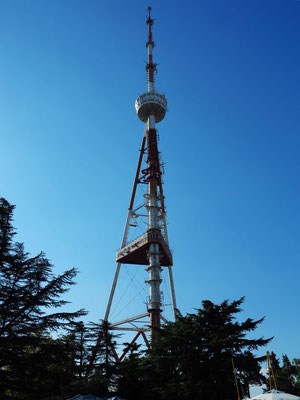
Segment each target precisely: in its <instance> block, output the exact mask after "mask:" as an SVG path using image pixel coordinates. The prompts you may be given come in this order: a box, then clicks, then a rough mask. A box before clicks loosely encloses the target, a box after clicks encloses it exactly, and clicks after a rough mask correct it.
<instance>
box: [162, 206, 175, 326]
mask: <svg viewBox="0 0 300 400" xmlns="http://www.w3.org/2000/svg"><path fill="white" fill-rule="evenodd" d="M161 217H162V221H163V231H164V239H165V241H166V242H167V244H168V246H169V238H168V230H167V220H166V214H165V213H162V214H161ZM168 271H169V282H170V289H171V297H172V308H173V315H174V321H176V313H177V304H176V296H175V287H174V280H173V270H172V266H171V265H169V266H168Z"/></svg>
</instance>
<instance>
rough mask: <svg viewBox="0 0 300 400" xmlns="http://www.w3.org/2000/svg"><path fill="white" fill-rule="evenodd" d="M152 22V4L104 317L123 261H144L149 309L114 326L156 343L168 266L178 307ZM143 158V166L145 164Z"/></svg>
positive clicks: (163, 105) (162, 318)
mask: <svg viewBox="0 0 300 400" xmlns="http://www.w3.org/2000/svg"><path fill="white" fill-rule="evenodd" d="M153 22H154V21H153V19H152V17H151V7H150V6H149V7H148V15H147V21H146V23H147V26H148V38H147V39H148V40H147V42H146V48H147V55H148V60H147V65H146V71H147V75H148V79H147V81H148V82H147V83H148V88H147V92H145V93H143V94H141V95H140V96H138V98H137V99H136V101H135V109H136V113H137V116H138V118H139V119H140V120H141V121H142V122H143V123H144V124H145V129H144V135H143V140H142V145H141V149H140V156H139V160H138V166H137V170H136V175H135V180H134V184H133V189H132V195H131V200H130V203H129V208H128V215H127V220H126V224H125V229H124V234H123V239H122V243H121V248H120V250H119V251H118V252H117V255H116V261H117V268H116V272H115V276H114V280H113V284H112V288H111V292H110V296H109V300H108V304H107V309H106V314H105V318H104V320H105V321H109V318H110V310H111V306H112V302H113V299H114V294H115V291H116V287H117V282H118V278H119V273H120V269H121V266H122V264H137V265H144V266H145V267H146V271H147V272H148V279H147V281H146V283H147V284H148V285H149V297H148V300H147V302H146V303H147V308H146V310H145V312H144V313H143V314H140V315H138V316H134V317H130V318H125V319H124V320H122V321H120V322H117V323H110V326H111V327H112V328H113V329H117V330H131V331H132V330H136V331H137V332H138V333H137V335H136V337H135V339H134V340H136V338H137V337H138V336H139V335H142V336H143V337H144V339H145V341H146V343H147V340H146V336H145V332H147V331H150V337H151V342H152V343H153V340H155V336H156V333H157V331H158V329H159V328H160V327H161V325H162V324H164V323H166V322H167V319H166V318H165V316H164V315H163V307H162V306H163V298H162V291H161V282H162V278H161V271H162V269H163V268H164V267H165V268H167V269H168V278H169V284H170V291H171V298H172V309H173V316H174V318H175V316H176V311H177V306H176V298H175V289H174V283H173V274H172V266H173V258H172V254H171V251H170V248H169V241H168V234H167V223H166V210H165V203H164V195H163V185H162V179H161V175H162V172H161V163H160V157H159V151H158V145H157V131H156V124H157V123H159V122H160V121H162V120H163V119H164V117H165V114H166V111H167V99H166V98H165V96H164V95H163V94H160V93H158V92H156V91H155V88H154V72H156V66H157V64H155V63H154V62H153V55H152V52H153V48H154V42H153V38H152V26H153ZM143 163H145V166H144V167H142V164H143ZM139 185H146V188H147V193H146V194H145V195H144V203H143V204H142V205H138V206H137V205H136V204H135V200H136V199H135V195H136V190H137V187H138V186H139ZM141 208H144V210H145V212H144V213H143V214H142V213H141ZM142 217H144V218H146V227H147V229H146V230H145V232H144V233H143V235H142V236H140V237H139V238H138V239H136V240H134V241H132V242H130V241H129V240H128V237H129V231H130V229H131V227H132V226H135V224H136V220H137V219H138V218H142ZM146 317H148V322H146V323H145V322H143V321H142V320H143V319H145V318H146ZM149 321H150V323H149ZM139 322H141V323H142V326H140V325H138V324H139ZM128 324H129V325H128ZM126 327H127V328H126ZM151 342H150V343H151ZM123 356H124V355H123ZM123 356H122V357H123ZM122 357H121V358H122Z"/></svg>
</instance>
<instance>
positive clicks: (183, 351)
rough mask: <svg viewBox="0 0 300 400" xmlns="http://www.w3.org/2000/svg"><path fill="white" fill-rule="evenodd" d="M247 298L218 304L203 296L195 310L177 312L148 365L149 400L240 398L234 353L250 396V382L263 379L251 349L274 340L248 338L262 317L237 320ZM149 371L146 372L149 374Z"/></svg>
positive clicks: (240, 378)
mask: <svg viewBox="0 0 300 400" xmlns="http://www.w3.org/2000/svg"><path fill="white" fill-rule="evenodd" d="M243 301H244V298H241V299H239V300H236V301H233V302H231V303H230V302H229V301H228V300H225V301H223V302H222V303H221V304H220V305H217V304H214V303H212V302H211V301H208V300H206V301H203V302H202V308H200V309H198V310H197V312H196V313H195V314H187V316H181V315H178V318H177V321H176V322H174V323H169V324H168V325H166V326H165V327H163V328H162V329H161V330H160V334H159V336H158V339H157V341H156V342H155V343H154V344H153V347H152V349H151V350H150V352H149V355H148V359H147V363H146V364H147V366H146V369H145V368H144V379H145V380H146V381H147V380H148V385H145V386H146V387H150V388H152V389H151V391H150V392H149V393H148V394H147V395H146V396H145V397H144V398H145V399H148V398H149V399H150V398H151V397H152V398H156V399H161V400H164V399H170V398H172V399H186V400H194V399H206V400H210V399H211V400H216V399H222V400H226V399H232V398H235V397H236V393H235V385H234V376H233V372H232V366H231V358H234V362H235V366H236V368H237V372H238V381H239V384H240V386H241V388H242V392H243V394H244V395H245V396H246V395H247V394H248V392H249V385H250V384H262V383H263V381H264V377H263V376H262V375H261V373H260V363H261V362H262V360H263V359H264V357H256V356H255V355H254V354H253V351H255V350H257V349H259V348H260V347H261V346H265V345H266V344H267V343H269V341H270V340H271V339H264V338H259V339H247V338H246V335H247V334H248V333H249V332H252V331H254V330H255V329H256V327H257V326H258V325H259V324H260V323H261V322H262V321H263V318H262V319H259V320H257V321H254V320H253V319H250V318H248V319H246V321H244V322H239V321H237V319H236V314H238V313H239V312H240V311H241V308H240V305H241V304H242V303H243ZM145 371H146V373H145Z"/></svg>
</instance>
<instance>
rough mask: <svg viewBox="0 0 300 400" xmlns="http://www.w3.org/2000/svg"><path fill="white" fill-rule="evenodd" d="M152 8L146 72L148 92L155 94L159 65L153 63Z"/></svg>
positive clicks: (150, 8) (149, 22) (149, 10)
mask: <svg viewBox="0 0 300 400" xmlns="http://www.w3.org/2000/svg"><path fill="white" fill-rule="evenodd" d="M151 10H152V7H150V6H148V18H147V25H148V41H147V43H146V47H147V50H148V63H147V65H146V71H147V72H148V92H154V91H155V90H154V71H157V69H156V66H157V64H155V63H153V58H152V49H153V48H154V42H153V40H152V25H153V22H154V20H153V19H152V18H151Z"/></svg>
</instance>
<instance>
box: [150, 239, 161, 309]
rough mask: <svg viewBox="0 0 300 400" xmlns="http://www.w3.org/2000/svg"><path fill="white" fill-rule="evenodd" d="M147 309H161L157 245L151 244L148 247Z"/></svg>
mask: <svg viewBox="0 0 300 400" xmlns="http://www.w3.org/2000/svg"><path fill="white" fill-rule="evenodd" d="M147 270H148V271H149V281H148V283H149V287H150V296H149V308H150V310H159V309H160V307H161V299H160V283H161V278H160V271H161V267H160V262H159V245H158V244H157V243H151V244H150V246H149V268H148V269H147Z"/></svg>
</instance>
